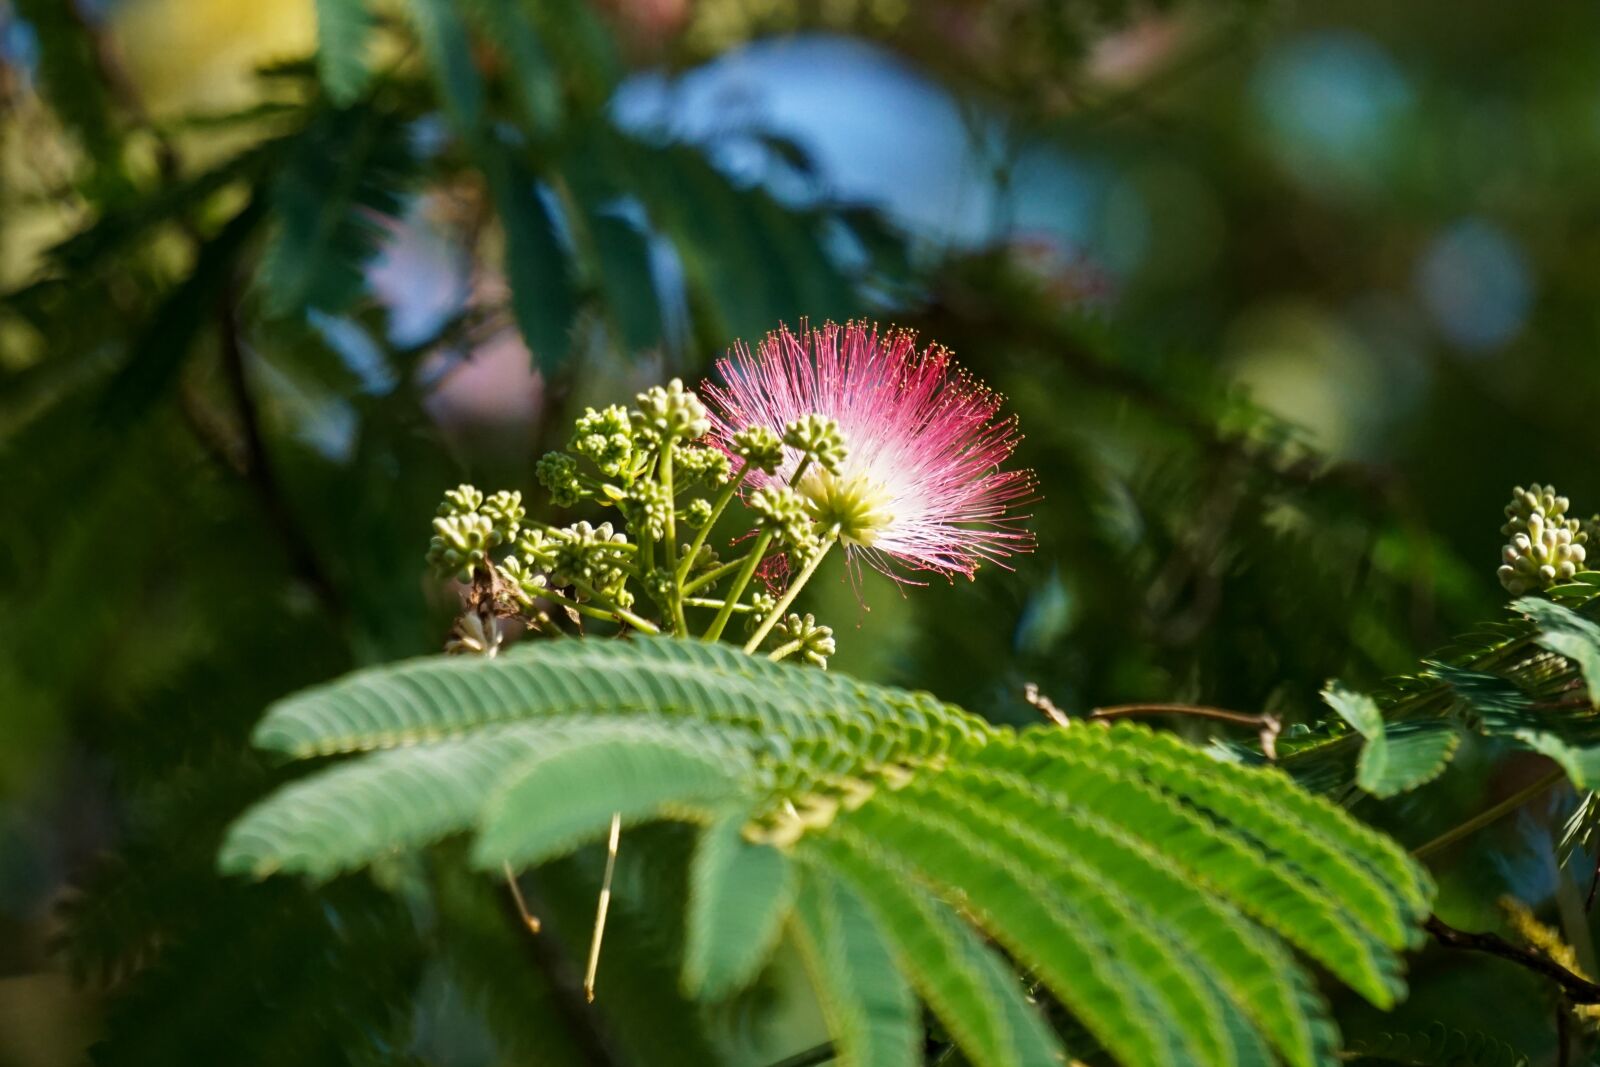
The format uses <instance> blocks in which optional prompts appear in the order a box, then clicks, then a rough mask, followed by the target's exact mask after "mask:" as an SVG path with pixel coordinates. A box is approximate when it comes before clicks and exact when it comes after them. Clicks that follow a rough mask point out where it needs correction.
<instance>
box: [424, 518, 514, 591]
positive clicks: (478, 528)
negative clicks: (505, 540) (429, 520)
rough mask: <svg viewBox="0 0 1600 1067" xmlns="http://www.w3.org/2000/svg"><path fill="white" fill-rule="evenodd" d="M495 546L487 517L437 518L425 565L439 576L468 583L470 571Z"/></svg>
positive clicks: (496, 539) (484, 558)
mask: <svg viewBox="0 0 1600 1067" xmlns="http://www.w3.org/2000/svg"><path fill="white" fill-rule="evenodd" d="M499 543H500V538H499V536H498V535H497V534H496V533H495V528H494V523H493V522H492V521H491V520H490V518H489V516H487V515H480V514H477V513H475V512H474V513H471V514H467V515H448V516H444V515H441V516H439V517H438V518H435V519H434V520H433V537H432V538H431V539H430V540H429V542H428V565H429V566H431V567H432V568H433V569H434V570H435V571H436V572H437V573H439V574H440V575H442V576H450V575H453V576H455V577H457V578H460V579H461V580H462V581H470V580H471V578H472V572H473V569H474V568H476V567H477V566H478V565H479V564H480V563H483V562H484V561H485V560H487V559H488V558H489V550H490V549H491V548H493V547H494V546H496V545H498V544H499Z"/></svg>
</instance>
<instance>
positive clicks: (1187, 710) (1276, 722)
mask: <svg viewBox="0 0 1600 1067" xmlns="http://www.w3.org/2000/svg"><path fill="white" fill-rule="evenodd" d="M1142 715H1187V716H1189V717H1190V718H1193V719H1212V720H1215V721H1217V722H1229V723H1233V724H1235V725H1237V726H1253V727H1255V728H1256V729H1258V730H1260V731H1261V751H1262V752H1264V753H1265V754H1266V757H1267V758H1268V759H1277V758H1278V753H1277V740H1278V733H1279V732H1280V731H1281V730H1282V729H1283V720H1282V719H1280V718H1278V717H1277V716H1276V715H1270V714H1268V713H1266V712H1262V713H1261V714H1260V715H1250V714H1247V713H1245V712H1242V711H1229V710H1228V709H1227V708H1213V707H1208V706H1206V705H1204V704H1113V705H1111V706H1110V707H1105V708H1095V709H1094V710H1093V711H1091V712H1090V713H1089V715H1088V718H1089V719H1090V720H1091V721H1095V720H1098V721H1102V722H1104V721H1106V720H1108V719H1130V718H1136V717H1139V716H1142Z"/></svg>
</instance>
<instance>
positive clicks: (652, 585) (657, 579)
mask: <svg viewBox="0 0 1600 1067" xmlns="http://www.w3.org/2000/svg"><path fill="white" fill-rule="evenodd" d="M676 589H677V582H676V580H675V579H674V577H673V574H672V571H670V570H668V569H667V568H665V567H657V568H656V569H655V570H653V571H651V572H650V573H649V574H647V575H645V576H644V591H645V593H646V594H647V595H648V596H649V597H650V599H651V600H654V601H655V602H656V603H657V604H660V605H661V606H662V607H666V605H668V604H670V603H672V594H673V592H674V591H675V590H676Z"/></svg>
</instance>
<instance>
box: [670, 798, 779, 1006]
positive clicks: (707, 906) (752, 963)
mask: <svg viewBox="0 0 1600 1067" xmlns="http://www.w3.org/2000/svg"><path fill="white" fill-rule="evenodd" d="M744 823H745V814H744V812H742V811H739V810H737V809H735V810H734V811H733V812H730V813H729V814H726V815H723V816H722V817H721V818H719V819H718V820H717V821H716V822H715V823H713V824H712V825H711V826H710V827H709V828H707V830H706V831H705V833H704V834H702V835H701V838H700V844H699V847H698V848H697V849H696V850H695V856H694V864H693V865H692V866H691V867H690V868H689V884H690V896H689V914H688V929H687V943H686V946H685V949H684V957H683V984H684V987H685V988H686V989H687V990H688V991H689V992H690V993H691V994H693V995H697V996H703V997H706V998H707V999H712V1000H716V999H720V998H722V997H725V996H727V995H728V994H730V993H733V992H735V991H737V990H739V989H742V988H744V987H745V986H746V985H747V984H749V982H750V981H751V980H752V979H753V978H754V977H755V975H756V972H757V971H759V970H760V968H761V965H762V963H764V962H765V961H766V959H767V955H768V954H769V953H770V952H771V951H772V947H773V944H774V943H775V942H776V941H777V938H778V934H779V932H780V931H781V930H782V928H783V919H784V917H785V915H786V914H787V913H788V911H789V907H790V905H791V904H792V903H793V898H794V865H793V864H792V863H790V862H789V859H788V857H786V856H785V855H784V854H783V853H781V852H779V851H778V850H777V849H775V848H766V847H764V846H760V845H752V844H751V843H750V842H748V841H746V840H744V837H743V833H742V831H743V828H744Z"/></svg>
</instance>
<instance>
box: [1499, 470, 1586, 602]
mask: <svg viewBox="0 0 1600 1067" xmlns="http://www.w3.org/2000/svg"><path fill="white" fill-rule="evenodd" d="M1570 506H1571V502H1570V501H1568V500H1567V498H1566V497H1564V496H1558V495H1557V494H1556V491H1555V489H1554V488H1553V487H1551V486H1547V485H1539V484H1538V483H1537V482H1535V483H1534V484H1533V485H1530V486H1529V487H1528V488H1526V489H1524V488H1523V487H1522V486H1520V485H1519V486H1517V487H1516V488H1515V489H1513V490H1512V491H1511V503H1509V504H1507V505H1506V523H1505V525H1504V526H1502V527H1500V532H1501V533H1502V534H1505V535H1506V537H1507V538H1508V540H1507V541H1506V544H1505V545H1504V547H1502V548H1501V550H1500V570H1499V572H1498V573H1499V576H1500V584H1501V585H1503V586H1505V588H1506V591H1507V592H1509V593H1511V594H1512V595H1513V596H1521V595H1522V594H1524V593H1531V592H1533V591H1534V590H1536V589H1548V588H1550V587H1551V586H1552V585H1555V584H1556V583H1557V582H1564V581H1569V580H1570V579H1571V578H1572V577H1573V575H1575V574H1577V573H1578V571H1580V570H1582V569H1583V566H1582V564H1583V561H1584V557H1585V556H1586V554H1587V553H1586V551H1585V549H1584V547H1583V546H1584V544H1585V543H1586V542H1587V541H1588V540H1589V534H1588V532H1587V531H1586V530H1585V529H1584V528H1583V527H1584V526H1585V525H1588V524H1580V523H1579V522H1578V520H1577V519H1569V518H1567V509H1568V508H1569V507H1570Z"/></svg>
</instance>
